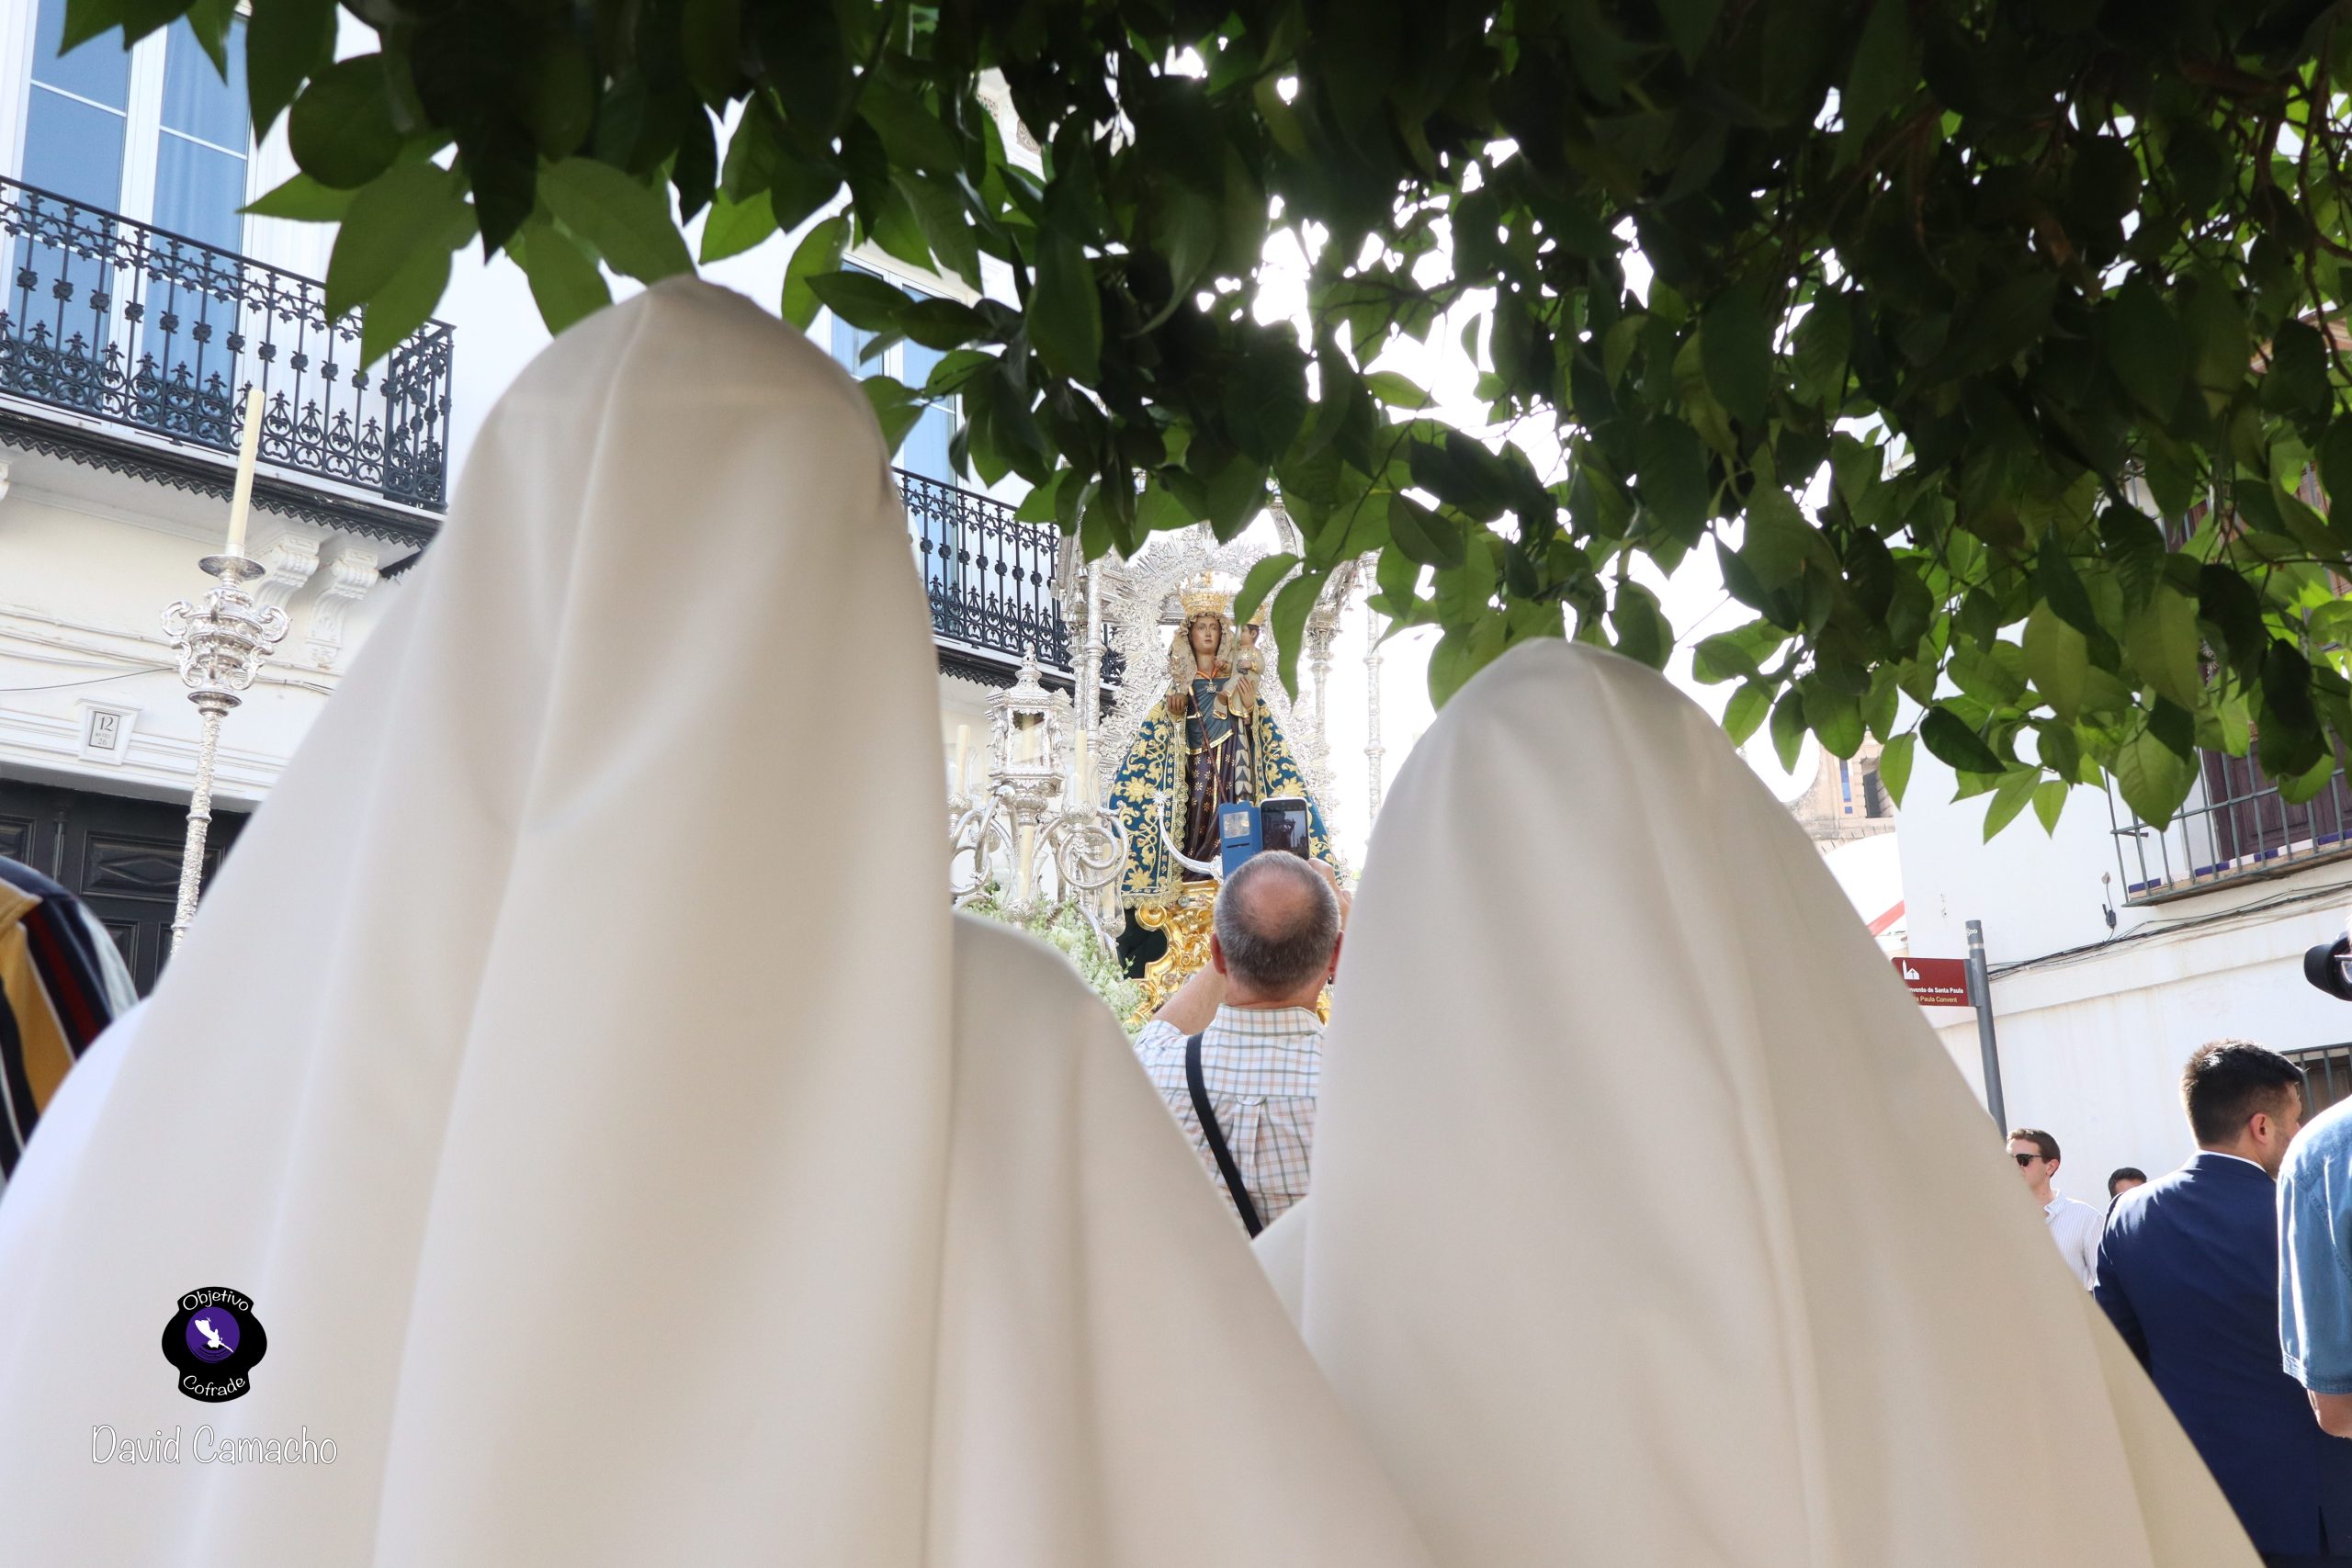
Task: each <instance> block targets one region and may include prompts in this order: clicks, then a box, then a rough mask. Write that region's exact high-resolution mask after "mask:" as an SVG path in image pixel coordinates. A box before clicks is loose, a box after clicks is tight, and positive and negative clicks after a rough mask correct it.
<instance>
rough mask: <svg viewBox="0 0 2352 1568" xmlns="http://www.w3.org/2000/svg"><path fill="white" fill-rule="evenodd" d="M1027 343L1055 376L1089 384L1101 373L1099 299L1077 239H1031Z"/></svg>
mask: <svg viewBox="0 0 2352 1568" xmlns="http://www.w3.org/2000/svg"><path fill="white" fill-rule="evenodd" d="M1028 321H1029V342H1030V344H1031V346H1033V347H1035V349H1036V351H1037V357H1038V358H1040V359H1042V360H1044V361H1045V362H1046V368H1047V369H1049V370H1051V371H1053V372H1054V373H1055V374H1056V375H1057V376H1066V377H1069V378H1070V379H1072V380H1076V381H1090V382H1091V381H1092V380H1093V379H1095V378H1096V377H1097V376H1099V375H1100V374H1101V373H1102V360H1103V301H1102V299H1101V297H1100V296H1099V295H1097V294H1096V293H1095V290H1094V268H1093V265H1091V263H1089V262H1088V261H1087V259H1086V252H1085V251H1084V250H1083V249H1081V248H1080V245H1079V243H1078V242H1077V241H1075V240H1072V239H1069V238H1068V237H1067V236H1065V235H1063V234H1060V233H1057V232H1056V231H1051V230H1047V231H1044V232H1042V233H1040V234H1039V235H1038V236H1037V278H1036V282H1035V285H1034V286H1033V287H1032V288H1030V290H1029V312H1028Z"/></svg>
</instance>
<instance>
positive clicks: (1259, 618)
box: [1178, 571, 1266, 626]
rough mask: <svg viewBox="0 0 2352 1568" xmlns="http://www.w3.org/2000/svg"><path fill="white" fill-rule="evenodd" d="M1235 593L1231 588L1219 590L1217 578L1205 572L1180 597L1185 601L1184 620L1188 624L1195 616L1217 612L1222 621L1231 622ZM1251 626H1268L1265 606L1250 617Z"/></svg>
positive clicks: (1261, 605)
mask: <svg viewBox="0 0 2352 1568" xmlns="http://www.w3.org/2000/svg"><path fill="white" fill-rule="evenodd" d="M1233 593H1234V591H1233V590H1232V589H1230V588H1219V587H1218V586H1217V585H1216V578H1214V577H1213V576H1212V575H1210V574H1209V573H1208V572H1205V571H1204V572H1203V573H1201V575H1200V578H1199V580H1198V581H1195V582H1194V583H1193V585H1192V586H1191V587H1189V588H1187V589H1185V590H1183V591H1182V593H1180V594H1179V595H1178V597H1179V598H1180V599H1182V601H1183V604H1184V619H1185V620H1186V621H1188V622H1189V621H1190V620H1192V618H1193V616H1194V615H1204V614H1207V613H1209V612H1215V613H1216V615H1217V616H1218V617H1219V618H1220V619H1223V620H1227V621H1230V620H1232V619H1233ZM1265 624H1266V606H1265V605H1264V604H1260V605H1259V606H1258V613H1257V614H1256V615H1252V616H1250V625H1251V626H1263V625H1265Z"/></svg>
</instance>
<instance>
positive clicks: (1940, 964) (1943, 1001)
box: [1894, 958, 1968, 1008]
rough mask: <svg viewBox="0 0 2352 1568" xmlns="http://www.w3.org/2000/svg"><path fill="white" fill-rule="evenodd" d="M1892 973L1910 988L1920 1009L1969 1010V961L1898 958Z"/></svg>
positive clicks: (1960, 959) (1963, 959) (1959, 959)
mask: <svg viewBox="0 0 2352 1568" xmlns="http://www.w3.org/2000/svg"><path fill="white" fill-rule="evenodd" d="M1894 972H1895V973H1896V974H1897V975H1900V976H1903V983H1904V984H1905V985H1906V986H1908V987H1911V994H1912V995H1913V996H1914V997H1916V998H1918V1001H1919V1005H1920V1006H1921V1007H1923V1008H1964V1007H1966V1006H1968V960H1967V959H1965V958H1898V959H1896V960H1895V961H1894Z"/></svg>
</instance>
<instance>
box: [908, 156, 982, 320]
mask: <svg viewBox="0 0 2352 1568" xmlns="http://www.w3.org/2000/svg"><path fill="white" fill-rule="evenodd" d="M891 179H892V181H893V182H894V183H895V184H896V185H897V186H898V187H899V194H900V195H902V196H904V197H906V198H907V206H908V207H909V208H910V209H912V211H913V213H914V215H915V227H916V228H918V229H920V230H921V231H922V238H923V243H924V244H925V245H927V246H928V247H930V250H931V254H933V255H934V256H936V257H937V258H938V259H939V265H940V267H941V268H942V269H943V270H944V271H946V272H949V273H952V274H953V275H955V276H956V277H959V278H961V279H963V281H964V283H965V285H966V286H967V288H972V289H973V290H975V291H978V288H979V287H980V243H979V236H978V234H977V233H976V232H975V231H973V229H972V225H971V223H970V222H969V220H967V218H966V217H965V213H964V203H963V199H962V197H958V196H957V195H956V192H955V191H954V190H953V189H951V188H949V186H946V185H945V184H944V183H943V182H941V181H938V180H933V179H925V178H924V177H922V175H910V174H908V173H907V172H906V171H905V170H903V169H902V170H899V172H898V173H896V174H895V175H892V176H891Z"/></svg>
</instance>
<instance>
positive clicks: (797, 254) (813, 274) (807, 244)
mask: <svg viewBox="0 0 2352 1568" xmlns="http://www.w3.org/2000/svg"><path fill="white" fill-rule="evenodd" d="M848 243H849V220H848V219H846V218H840V217H835V218H828V219H826V220H824V221H823V222H821V223H820V224H818V225H816V227H814V228H812V229H810V230H809V232H808V233H807V234H805V235H803V236H802V237H801V240H800V243H799V244H798V245H797V246H796V247H795V248H794V250H793V253H792V262H791V265H788V266H786V268H785V271H784V302H783V305H782V307H781V308H780V310H778V314H780V315H782V316H783V317H784V319H785V320H786V321H790V322H791V323H792V324H793V325H794V326H796V327H797V328H799V329H800V330H801V331H802V332H804V333H805V332H807V331H808V330H809V324H810V323H811V322H813V321H816V319H817V312H818V310H820V308H821V307H822V305H823V303H824V302H823V301H822V300H820V299H818V298H817V290H816V289H815V288H813V287H812V286H811V285H812V281H813V280H814V279H815V278H817V277H819V276H822V275H824V274H826V273H830V272H831V271H832V270H833V269H834V268H835V267H837V266H839V265H841V260H842V249H843V248H844V247H845V246H847V245H848Z"/></svg>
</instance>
